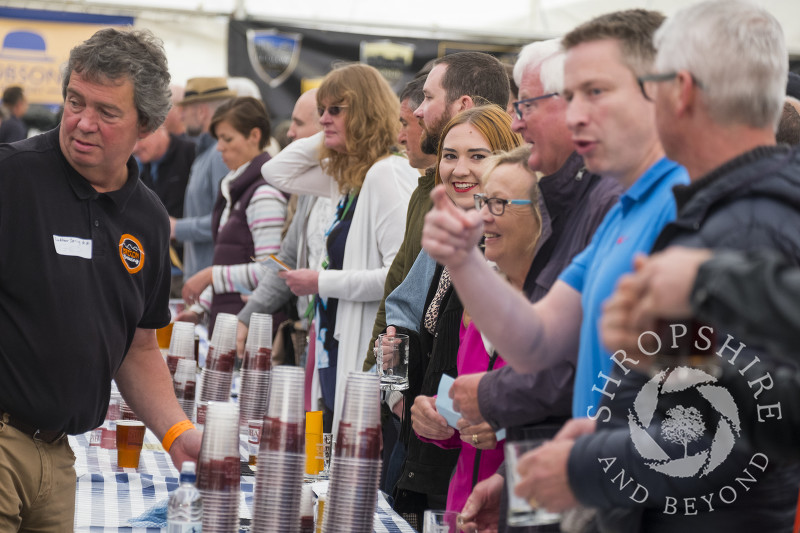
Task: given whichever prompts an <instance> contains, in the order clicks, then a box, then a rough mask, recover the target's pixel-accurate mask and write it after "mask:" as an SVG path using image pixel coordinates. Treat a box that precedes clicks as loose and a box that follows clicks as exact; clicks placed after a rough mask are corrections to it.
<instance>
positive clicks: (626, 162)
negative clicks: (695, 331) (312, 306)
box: [422, 10, 688, 473]
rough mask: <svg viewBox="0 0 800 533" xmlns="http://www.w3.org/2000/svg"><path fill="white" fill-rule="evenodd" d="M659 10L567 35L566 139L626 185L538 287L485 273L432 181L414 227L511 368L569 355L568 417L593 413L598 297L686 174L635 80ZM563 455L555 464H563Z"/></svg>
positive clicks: (670, 208)
mask: <svg viewBox="0 0 800 533" xmlns="http://www.w3.org/2000/svg"><path fill="white" fill-rule="evenodd" d="M662 20H663V16H662V15H660V14H658V13H654V12H648V11H643V10H632V11H624V12H618V13H612V14H609V15H606V16H604V17H600V18H598V19H596V21H594V24H592V25H587V26H585V27H584V26H580V27H578V28H576V29H575V30H574V31H573V32H571V33H570V34H569V35H568V36H567V39H570V38H571V39H572V41H567V46H566V48H567V59H566V64H565V69H564V98H565V99H566V100H567V101H568V102H569V104H568V107H567V125H568V127H569V128H570V130H571V131H572V140H573V143H574V145H575V148H576V151H577V152H578V154H580V155H581V156H583V158H584V162H585V164H586V167H587V168H588V169H589V170H590V171H591V172H595V173H598V174H600V175H602V176H607V177H611V178H614V179H616V180H617V181H619V182H620V183H621V184H622V185H623V187H625V189H626V191H625V193H624V194H623V195H622V196H621V197H620V200H619V202H618V203H617V204H616V205H615V206H614V207H612V208H611V210H610V211H609V213H608V214H607V215H606V218H605V219H604V221H603V222H602V223H601V225H600V227H599V228H598V229H597V232H596V233H595V236H594V238H593V239H592V242H591V243H590V244H589V246H588V247H587V248H586V249H585V250H584V251H583V252H582V253H581V254H579V255H578V256H576V257H575V259H574V260H573V262H572V264H571V265H570V266H569V267H567V269H566V270H565V271H564V272H563V273H562V275H561V277H560V279H559V281H558V282H556V284H555V285H554V286H553V288H552V289H551V290H550V292H549V293H548V294H547V295H546V296H545V297H544V298H542V299H541V300H540V301H539V302H537V303H536V304H534V305H531V304H530V303H529V302H527V301H526V300H525V299H524V298H523V297H522V296H521V295H519V294H518V293H516V291H514V289H512V288H511V287H510V286H509V285H508V284H507V283H505V282H504V281H502V280H501V279H500V278H499V277H498V276H497V275H495V274H493V273H492V271H491V270H490V268H489V267H488V265H487V264H486V262H485V260H484V259H483V257H482V256H481V254H480V252H479V251H478V250H477V248H476V244H477V242H478V239H479V237H480V235H481V233H482V231H483V228H482V224H481V221H480V217H479V216H476V215H477V214H476V213H469V212H460V211H458V210H456V209H453V208H452V205H448V202H447V201H446V196H445V195H444V191H443V190H440V189H436V190H434V191H433V193H432V194H433V197H434V203H435V208H434V209H433V210H432V211H431V212H430V213H429V214H428V216H427V218H426V226H425V230H424V231H423V240H422V242H423V246H424V248H425V249H426V250H427V251H428V253H429V254H430V255H431V256H432V257H433V258H435V259H436V260H437V261H439V262H440V263H444V264H446V265H447V267H448V269H449V270H450V275H451V278H452V280H453V283H454V285H455V287H456V289H457V290H458V293H459V296H460V297H461V300H462V302H463V303H464V306H465V308H466V310H467V311H468V312H469V314H470V316H471V318H472V320H474V321H475V323H476V324H477V326H478V327H479V329H480V330H481V332H482V333H483V334H484V335H485V336H486V337H487V338H488V339H489V340H490V341H491V342H492V343H493V344H494V346H495V349H496V350H497V352H498V353H500V354H502V355H503V358H504V359H505V360H506V361H508V362H509V364H511V365H512V366H513V367H514V369H515V370H518V371H521V372H535V371H539V370H541V369H544V368H547V367H548V366H550V365H551V364H554V363H556V362H558V361H560V360H563V359H567V358H573V359H574V358H575V357H576V356H577V373H576V378H575V395H574V396H573V415H574V416H576V417H586V416H597V406H598V405H599V401H600V397H601V395H602V393H603V391H604V386H605V384H606V381H605V378H604V377H603V376H604V375H608V374H610V367H611V365H612V364H613V363H612V362H611V360H610V358H609V357H610V354H609V353H608V352H607V351H606V350H605V349H604V348H603V346H602V344H601V342H600V337H599V333H598V327H597V323H598V320H599V318H600V315H601V310H602V309H601V307H602V302H603V301H604V300H605V299H606V298H607V297H608V296H609V295H610V294H611V292H612V291H613V289H614V286H615V284H616V281H617V279H618V278H619V277H620V276H621V275H622V274H624V273H626V272H629V271H630V270H631V269H632V264H633V257H634V255H635V254H636V253H638V252H647V251H649V250H650V247H651V246H652V244H653V242H654V240H655V238H656V236H657V235H658V234H659V232H660V230H661V228H662V227H663V226H664V225H665V224H666V223H667V222H669V221H670V220H672V219H673V218H674V217H675V201H674V199H673V197H672V194H671V189H672V187H673V186H674V185H677V184H684V183H687V182H688V176H687V175H686V172H685V171H684V170H683V169H682V168H681V167H680V166H679V165H677V164H675V163H674V162H672V161H670V160H668V159H666V158H665V157H664V150H663V148H662V147H661V144H660V142H659V139H658V134H657V130H656V123H655V109H654V106H653V103H652V102H651V101H649V100H648V99H647V98H645V96H644V94H643V93H642V91H641V89H640V87H639V85H638V82H637V76H640V75H644V74H645V73H647V72H649V70H650V67H651V65H652V63H653V60H654V58H655V49H654V48H653V44H652V37H653V33H654V32H655V30H656V29H657V28H658V26H659V25H660V24H661V22H662ZM478 280H479V282H477V281H478ZM565 462H566V458H565V457H561V458H560V462H559V461H558V460H557V459H555V460H554V461H553V464H554V465H557V466H558V465H560V468H561V471H560V472H561V473H563V470H564V467H565ZM557 466H556V469H558V468H557Z"/></svg>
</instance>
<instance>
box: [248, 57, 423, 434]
mask: <svg viewBox="0 0 800 533" xmlns="http://www.w3.org/2000/svg"><path fill="white" fill-rule="evenodd" d="M317 105H318V107H319V115H320V124H321V125H322V132H320V133H318V134H316V135H314V136H312V137H309V138H306V139H300V140H297V141H294V142H293V143H291V144H290V145H289V146H287V147H286V148H285V149H284V150H283V151H282V152H281V153H280V154H278V155H277V156H276V157H274V158H273V159H271V160H270V161H268V162H267V163H265V164H264V166H263V167H262V169H261V170H262V173H263V175H264V178H265V179H266V180H267V182H268V183H270V184H272V185H275V186H276V187H278V188H279V189H281V190H283V191H287V192H293V193H298V194H314V195H317V196H325V197H329V198H331V199H332V205H333V207H334V210H333V212H331V213H330V215H329V217H328V222H327V224H326V227H327V231H326V233H325V235H324V239H325V244H326V252H327V253H326V254H325V255H326V257H325V258H324V261H323V264H322V265H320V268H319V269H318V270H313V269H301V270H294V271H290V272H282V273H281V274H280V276H281V277H283V278H284V279H286V283H287V284H288V286H289V288H290V289H291V290H292V292H294V293H295V294H296V295H298V296H305V295H313V294H316V295H318V298H316V314H315V318H314V325H315V331H316V337H315V341H316V349H315V353H314V354H313V355H314V357H315V360H316V366H317V368H318V369H319V382H320V387H321V391H322V398H323V402H324V404H325V408H326V409H325V413H326V416H324V420H325V423H324V426H325V428H324V429H325V431H326V432H329V431H331V427H333V428H334V430H335V428H336V426H338V420H339V416H340V414H341V409H342V405H343V401H344V390H343V387H344V385H345V382H346V377H347V374H348V373H349V372H351V371H356V370H360V369H361V367H362V364H363V362H364V346H366V345H367V344H368V343H369V340H370V336H371V333H372V331H371V329H372V323H373V321H374V319H375V314H376V313H377V309H378V303H379V302H380V300H381V298H382V297H383V285H384V281H385V279H386V273H387V271H388V269H389V266H390V265H391V263H392V260H393V259H394V256H395V255H396V254H397V250H398V248H399V247H400V244H401V243H402V240H403V232H402V228H403V227H404V226H405V217H406V208H407V205H408V199H409V197H410V196H411V191H412V190H413V189H414V187H416V184H417V179H418V177H419V174H418V173H417V171H416V170H414V169H412V168H411V166H410V165H409V164H408V160H407V159H405V158H403V157H400V156H399V155H397V154H395V153H394V144H395V142H396V139H397V131H398V129H399V126H400V123H399V121H398V116H399V114H400V104H399V102H398V100H397V96H395V94H394V92H393V91H392V89H391V88H390V87H389V84H388V83H387V82H386V81H385V80H384V79H383V77H382V76H381V75H380V74H379V73H378V71H377V70H376V69H374V68H372V67H370V66H367V65H361V64H351V65H347V66H344V67H341V68H337V69H335V70H333V71H331V72H330V73H329V74H328V75H327V76H326V77H325V79H324V80H323V82H322V85H321V86H320V87H319V90H318V92H317ZM309 357H310V356H309Z"/></svg>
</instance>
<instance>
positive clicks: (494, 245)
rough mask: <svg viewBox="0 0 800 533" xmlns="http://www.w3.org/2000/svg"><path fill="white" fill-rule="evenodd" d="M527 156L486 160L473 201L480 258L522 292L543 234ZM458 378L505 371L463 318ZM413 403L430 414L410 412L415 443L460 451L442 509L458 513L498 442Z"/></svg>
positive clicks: (485, 427)
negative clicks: (479, 225)
mask: <svg viewBox="0 0 800 533" xmlns="http://www.w3.org/2000/svg"><path fill="white" fill-rule="evenodd" d="M529 156H530V150H528V149H527V147H519V148H516V149H514V150H512V151H510V152H500V153H499V154H497V155H495V156H493V157H491V158H490V159H489V161H488V162H487V165H486V170H485V173H484V174H483V177H482V180H481V181H482V184H483V192H482V193H479V194H475V195H474V197H473V201H474V204H475V208H476V209H480V212H481V217H482V218H483V222H484V228H485V231H484V236H485V240H484V254H485V256H486V259H487V260H489V261H492V262H494V263H495V264H496V266H497V269H498V270H499V272H500V273H501V274H502V275H503V276H505V277H506V279H508V282H509V283H510V284H511V285H512V286H513V287H514V288H516V289H517V290H518V291H520V292H522V290H523V286H524V284H525V279H526V277H527V275H528V271H529V270H530V267H531V264H532V263H533V259H534V257H535V255H536V250H537V245H538V242H539V237H540V236H541V233H542V214H541V210H540V197H539V188H538V186H537V184H536V181H537V180H536V175H535V173H534V172H533V171H531V169H530V167H529V166H528V157H529ZM459 338H460V342H459V346H458V355H457V364H456V366H457V371H458V375H459V376H461V375H465V374H473V373H478V372H486V371H487V370H491V369H498V368H501V367H503V366H505V361H504V360H503V358H502V357H501V356H500V355H499V354H497V353H496V352H495V351H494V349H493V348H492V346H491V345H489V344H487V343H486V341H485V340H484V339H483V338H482V336H481V333H480V331H478V329H477V328H476V327H475V325H474V324H473V323H471V321H470V319H469V316H468V315H467V314H466V313H464V315H463V317H462V320H461V324H460V325H459ZM416 401H417V402H426V403H427V404H429V405H433V406H434V407H433V409H432V410H431V409H413V410H412V424H413V429H414V431H415V432H416V434H417V435H419V437H420V438H421V439H422V440H424V441H428V442H432V443H434V444H436V445H437V446H440V447H442V448H445V449H457V450H460V452H459V455H458V462H457V464H456V468H455V473H454V474H453V477H452V478H451V479H450V486H449V489H448V494H447V509H448V510H455V511H461V509H462V508H463V507H464V503H465V502H466V500H467V497H468V496H469V494H470V492H471V490H472V487H473V486H474V485H475V484H476V483H479V482H480V481H482V480H484V479H486V478H487V477H489V476H491V475H492V474H494V473H495V472H496V471H497V468H498V466H500V464H501V463H502V462H503V445H502V441H501V442H498V439H497V437H496V434H495V431H494V429H493V428H492V427H491V426H490V425H489V424H488V423H487V422H482V423H480V424H477V425H471V424H470V423H468V422H467V421H466V420H464V419H461V420H460V421H459V423H458V426H459V427H458V429H457V430H456V429H453V428H451V427H442V426H441V425H439V424H440V420H439V419H440V418H441V415H439V414H438V412H436V409H435V400H434V398H432V397H427V396H418V397H417V400H416Z"/></svg>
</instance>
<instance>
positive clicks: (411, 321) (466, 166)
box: [386, 105, 522, 523]
mask: <svg viewBox="0 0 800 533" xmlns="http://www.w3.org/2000/svg"><path fill="white" fill-rule="evenodd" d="M521 143H522V138H521V137H520V136H519V135H517V134H516V133H514V132H513V131H511V118H510V117H509V116H508V114H506V113H505V111H504V110H503V109H502V108H500V107H499V106H497V105H486V106H479V107H474V108H471V109H468V110H466V111H462V112H461V113H459V114H458V115H456V116H455V117H453V118H452V120H451V121H450V122H448V123H447V125H446V126H445V127H444V129H443V130H442V135H441V141H440V143H439V150H438V160H437V163H436V177H435V181H436V183H437V185H438V184H443V185H444V187H445V190H446V191H447V195H448V197H449V198H450V199H451V200H452V201H453V203H455V204H456V205H457V206H459V207H461V208H462V209H473V208H474V206H475V199H474V195H475V194H477V193H480V192H481V190H482V186H481V176H482V175H483V172H484V171H485V169H486V162H487V160H488V158H489V157H490V156H491V155H492V153H494V152H495V151H498V150H511V149H513V148H516V147H518V146H520V144H521ZM423 272H424V274H422V273H423ZM396 302H397V303H399V305H395V303H396ZM403 309H408V310H412V311H411V312H405V313H404V312H403ZM462 313H463V307H462V306H461V302H460V301H459V299H458V295H457V294H456V293H455V292H454V291H453V289H452V286H451V284H450V283H449V276H448V274H447V271H446V270H445V269H443V268H442V266H441V265H437V264H436V263H435V262H434V261H433V260H432V259H431V258H430V257H429V256H428V255H427V254H425V253H424V252H423V253H421V254H420V256H418V257H417V261H416V262H415V263H414V266H413V267H412V269H411V272H409V274H408V276H407V277H406V280H405V281H404V282H403V283H402V284H401V285H400V286H399V287H398V288H397V289H395V291H394V292H393V293H392V295H390V297H388V298H387V299H386V317H387V323H389V324H392V325H391V326H389V327H388V328H387V332H388V333H393V332H397V333H405V334H408V335H409V336H410V338H411V344H410V354H409V389H408V390H406V391H404V392H403V396H404V399H405V407H404V416H403V420H402V426H401V434H400V441H401V442H402V444H403V445H404V446H405V451H406V458H405V461H404V463H403V466H402V474H401V475H399V481H398V483H397V485H396V490H395V509H396V510H397V511H398V512H400V513H401V514H403V515H404V516H409V515H414V514H416V515H418V517H419V520H420V522H419V523H421V515H422V512H423V511H424V510H425V509H437V508H439V509H441V508H442V507H444V505H445V501H446V497H447V491H448V483H449V480H450V475H451V473H452V470H453V467H454V466H455V465H456V461H457V459H458V450H449V449H448V450H443V449H442V448H441V447H439V446H436V445H435V444H432V443H430V442H425V441H422V440H420V439H419V438H418V437H417V436H416V434H415V433H414V431H412V427H411V416H412V412H411V406H412V404H414V400H415V398H417V396H419V395H425V396H426V397H433V395H435V394H436V390H437V387H438V386H439V381H440V380H441V377H442V375H443V374H449V375H451V376H455V375H456V373H457V369H456V354H457V352H458V346H459V328H460V324H461V319H462ZM401 315H402V318H401ZM395 319H397V320H395ZM449 436H450V435H449V434H448V435H447V437H449Z"/></svg>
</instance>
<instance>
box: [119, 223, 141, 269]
mask: <svg viewBox="0 0 800 533" xmlns="http://www.w3.org/2000/svg"><path fill="white" fill-rule="evenodd" d="M119 258H120V259H122V264H123V265H125V268H126V269H127V270H128V272H130V273H131V274H136V273H137V272H139V271H140V270H141V269H142V267H143V266H144V248H142V243H140V242H139V239H137V238H136V237H134V236H133V235H129V234H127V233H126V234H124V235H123V236H122V237H120V238H119Z"/></svg>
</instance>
